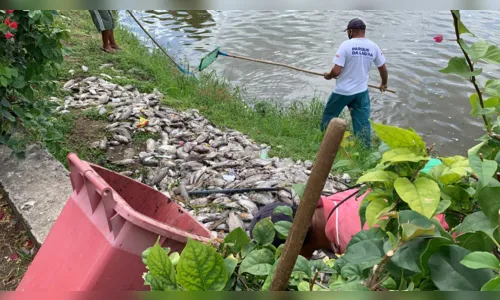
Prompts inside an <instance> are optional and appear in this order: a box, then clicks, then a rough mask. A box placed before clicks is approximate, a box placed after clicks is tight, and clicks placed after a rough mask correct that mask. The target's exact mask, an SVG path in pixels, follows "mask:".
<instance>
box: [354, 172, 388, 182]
mask: <svg viewBox="0 0 500 300" xmlns="http://www.w3.org/2000/svg"><path fill="white" fill-rule="evenodd" d="M397 178H398V174H396V173H394V172H391V171H383V170H376V171H373V172H369V173H366V174H364V175H363V176H361V177H359V179H358V181H357V182H356V183H358V184H359V183H364V182H390V183H392V182H394V180H396V179H397Z"/></svg>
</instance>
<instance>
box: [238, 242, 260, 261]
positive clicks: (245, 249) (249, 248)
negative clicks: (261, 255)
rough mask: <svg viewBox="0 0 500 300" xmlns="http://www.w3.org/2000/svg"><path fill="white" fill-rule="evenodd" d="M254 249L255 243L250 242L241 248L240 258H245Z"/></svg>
mask: <svg viewBox="0 0 500 300" xmlns="http://www.w3.org/2000/svg"><path fill="white" fill-rule="evenodd" d="M255 248H257V244H256V243H255V242H253V241H252V242H250V243H248V244H247V245H246V246H244V247H243V248H241V257H242V258H245V257H246V256H247V255H248V254H250V253H251V252H252V251H253V250H254V249H255Z"/></svg>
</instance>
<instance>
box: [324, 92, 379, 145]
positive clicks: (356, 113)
mask: <svg viewBox="0 0 500 300" xmlns="http://www.w3.org/2000/svg"><path fill="white" fill-rule="evenodd" d="M346 106H347V107H348V108H349V109H350V111H351V117H352V127H353V129H354V135H355V136H357V137H358V138H359V139H360V140H361V141H362V142H363V143H364V145H365V146H366V147H368V148H370V145H371V125H370V121H369V118H370V96H369V94H368V90H366V91H364V92H361V93H359V94H354V95H350V96H344V95H340V94H335V93H332V94H331V95H330V97H329V98H328V101H327V102H326V106H325V110H324V112H323V118H322V120H321V130H322V131H324V130H326V128H327V127H328V124H329V123H330V121H331V120H332V119H333V118H337V117H338V116H339V115H340V113H341V112H342V110H343V109H344V107H346Z"/></svg>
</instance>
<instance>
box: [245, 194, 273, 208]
mask: <svg viewBox="0 0 500 300" xmlns="http://www.w3.org/2000/svg"><path fill="white" fill-rule="evenodd" d="M248 198H249V199H250V200H251V201H252V202H255V203H257V204H260V205H268V204H271V203H274V202H276V200H275V199H274V198H273V196H272V195H271V194H269V193H264V194H261V193H252V194H250V195H248Z"/></svg>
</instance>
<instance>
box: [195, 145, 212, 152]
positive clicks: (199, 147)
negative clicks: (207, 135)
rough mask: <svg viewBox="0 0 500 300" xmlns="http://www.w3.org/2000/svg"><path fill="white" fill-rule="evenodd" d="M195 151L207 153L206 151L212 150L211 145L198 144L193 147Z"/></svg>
mask: <svg viewBox="0 0 500 300" xmlns="http://www.w3.org/2000/svg"><path fill="white" fill-rule="evenodd" d="M193 151H195V152H198V153H201V154H205V153H209V152H210V147H207V146H205V145H197V146H195V147H194V148H193Z"/></svg>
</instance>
